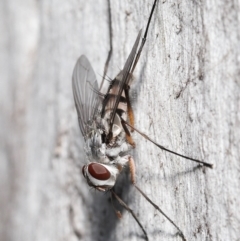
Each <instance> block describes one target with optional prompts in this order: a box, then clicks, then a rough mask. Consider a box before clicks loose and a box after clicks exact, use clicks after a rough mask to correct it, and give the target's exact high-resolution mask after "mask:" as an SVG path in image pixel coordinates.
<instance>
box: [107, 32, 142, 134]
mask: <svg viewBox="0 0 240 241" xmlns="http://www.w3.org/2000/svg"><path fill="white" fill-rule="evenodd" d="M141 33H142V30H140V31H139V33H138V36H137V38H136V40H135V43H134V45H133V47H132V50H131V53H130V54H129V56H128V58H127V61H126V63H125V65H124V67H123V70H122V71H121V75H122V78H121V80H120V81H119V82H118V85H119V88H118V90H119V91H118V94H117V95H116V98H115V100H114V101H113V108H112V109H113V111H112V115H111V120H110V132H111V128H112V126H113V122H114V118H115V115H116V110H117V107H118V104H119V101H120V98H121V95H122V92H123V89H124V88H125V87H126V86H127V85H128V84H129V81H130V78H131V76H130V73H131V68H132V66H133V63H134V59H135V56H136V52H137V48H138V44H139V41H140V38H141Z"/></svg>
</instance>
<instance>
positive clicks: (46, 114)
mask: <svg viewBox="0 0 240 241" xmlns="http://www.w3.org/2000/svg"><path fill="white" fill-rule="evenodd" d="M151 4H152V1H150V0H148V1H143V0H141V1H127V0H125V1H111V14H112V28H113V36H112V41H113V54H112V58H111V62H110V65H109V71H108V76H109V77H111V78H113V77H114V75H116V74H117V72H118V71H119V69H120V68H121V67H122V66H123V64H124V61H125V60H126V57H127V55H128V53H129V51H130V49H131V47H132V45H133V42H134V40H135V38H136V36H137V33H138V31H139V29H140V28H142V27H145V25H146V21H147V18H148V15H149V12H150V8H151ZM239 8H240V6H239V1H226V0H225V1H223V0H222V1H216V0H215V1H179V2H176V1H159V4H158V7H157V10H156V12H155V14H154V17H153V22H152V24H151V26H150V30H149V37H148V40H147V42H146V46H145V48H144V51H143V53H142V56H141V60H140V62H139V65H138V67H137V69H136V71H135V78H136V80H135V83H136V84H135V85H134V87H133V89H132V96H133V97H132V98H133V103H134V111H135V118H136V127H137V128H139V129H140V130H142V131H144V132H145V133H147V134H149V135H150V136H151V137H152V138H153V139H155V140H156V141H157V142H159V143H161V144H162V145H164V146H166V147H168V148H170V149H173V150H175V151H178V152H180V153H182V154H186V155H188V156H192V157H195V158H200V159H204V160H205V161H207V162H211V163H213V164H214V165H215V168H214V169H213V170H210V169H206V168H201V167H198V166H197V165H196V164H194V163H191V162H189V161H187V160H184V159H181V158H178V157H176V156H173V155H171V154H168V153H165V152H163V151H161V150H159V149H157V148H156V147H155V146H153V145H152V144H151V143H148V142H147V141H145V140H144V139H142V138H141V137H139V136H138V135H137V134H135V140H136V143H137V148H136V149H135V150H134V152H133V155H134V158H135V161H136V168H137V183H138V184H139V185H140V186H141V187H142V189H143V190H145V192H146V193H147V194H148V195H149V197H150V198H152V200H153V201H154V202H156V203H157V204H158V205H159V206H160V207H161V208H162V209H163V210H164V211H165V212H166V213H167V214H168V215H169V217H171V218H172V220H174V222H176V224H178V225H179V227H180V228H181V230H182V231H183V232H184V234H185V235H186V237H187V240H199V241H202V240H214V241H219V240H224V241H225V240H231V241H234V240H240V218H239V207H240V174H239V171H240V151H239V143H240V63H239V62H240V18H239V16H240V10H239ZM0 11H1V12H0V16H1V21H0V35H1V38H0V40H1V42H0V48H1V49H0V52H1V55H0V56H1V57H0V61H1V65H0V66H1V67H0V68H1V69H0V72H1V88H0V92H1V93H0V108H1V112H0V115H1V117H0V123H1V128H0V137H1V139H0V141H1V151H0V158H1V161H0V185H1V186H0V188H1V194H0V210H1V213H0V215H1V216H0V240H2V241H13V240H14V241H15V240H18V241H21V240H24V241H32V240H34V241H42V240H44V241H48V240H49V241H53V240H58V241H60V240H68V241H75V240H87V241H88V240H99V241H112V240H116V241H117V240H131V241H133V240H142V232H141V230H140V228H139V227H138V225H137V224H136V222H135V221H134V220H133V218H132V217H131V215H130V214H129V213H127V212H123V218H122V220H118V219H117V218H116V216H115V214H114V212H113V209H112V207H111V202H110V200H109V196H108V194H106V195H104V194H102V193H99V192H96V191H94V190H91V189H89V187H88V186H87V185H86V183H85V181H84V180H83V177H82V175H81V167H82V165H83V163H86V160H85V155H84V149H83V143H82V140H81V135H80V131H79V128H78V124H77V117H76V111H75V107H74V102H73V97H72V89H71V75H72V70H73V67H74V64H75V62H76V60H77V58H78V57H79V56H80V55H81V54H85V55H86V56H87V57H88V58H89V60H90V61H91V63H92V65H93V68H94V69H95V71H96V73H97V75H98V77H99V80H100V79H101V75H102V73H103V68H104V63H105V61H106V58H107V54H108V51H109V18H108V8H107V0H102V1H93V0H91V1H84V0H79V1H74V0H70V1H56V0H53V1H47V0H43V1H33V0H24V1H13V0H8V1H4V0H2V1H1V8H0ZM122 191H123V192H124V200H125V201H126V203H128V205H129V206H130V207H132V209H133V210H134V211H135V212H136V214H137V216H138V218H139V220H140V221H141V222H142V224H143V226H144V227H145V229H146V231H147V233H148V235H149V240H151V241H153V240H181V238H180V237H179V236H177V235H176V230H175V229H174V227H173V226H172V225H171V224H169V222H168V221H167V220H166V219H165V218H164V217H163V216H161V215H160V214H158V213H157V212H156V211H155V210H154V208H153V207H151V206H150V204H149V203H147V202H146V201H145V200H144V198H143V197H141V196H140V194H139V193H137V191H136V190H135V189H134V188H133V187H131V186H127V185H125V187H124V189H123V190H122Z"/></svg>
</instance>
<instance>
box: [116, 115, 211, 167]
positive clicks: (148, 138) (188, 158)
mask: <svg viewBox="0 0 240 241" xmlns="http://www.w3.org/2000/svg"><path fill="white" fill-rule="evenodd" d="M121 121H122V122H124V124H125V125H127V126H129V127H130V128H133V129H134V130H135V131H136V132H137V133H139V134H140V135H141V136H142V137H144V138H145V139H146V140H148V141H150V142H152V143H153V144H154V145H156V146H157V147H159V148H160V149H162V150H164V151H167V152H170V153H172V154H174V155H176V156H180V157H182V158H185V159H187V160H190V161H193V162H197V163H199V164H201V165H203V166H206V167H209V168H213V164H211V163H207V162H204V161H200V160H197V159H194V158H191V157H188V156H184V155H182V154H179V153H177V152H175V151H171V150H169V149H167V148H165V147H164V146H162V145H159V144H158V143H157V142H155V141H154V140H152V139H151V138H150V137H149V136H147V135H146V134H144V133H143V132H141V131H139V130H138V129H136V128H135V127H133V126H132V125H130V124H129V123H127V122H126V121H125V120H123V119H121Z"/></svg>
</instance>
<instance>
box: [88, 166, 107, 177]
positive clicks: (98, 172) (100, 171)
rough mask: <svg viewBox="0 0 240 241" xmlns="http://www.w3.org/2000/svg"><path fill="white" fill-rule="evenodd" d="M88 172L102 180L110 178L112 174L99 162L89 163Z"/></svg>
mask: <svg viewBox="0 0 240 241" xmlns="http://www.w3.org/2000/svg"><path fill="white" fill-rule="evenodd" d="M88 172H89V174H90V175H91V176H92V177H93V178H95V179H97V180H101V181H105V180H108V179H109V178H110V176H111V174H110V172H109V171H108V169H107V168H106V167H104V166H102V165H101V164H98V163H91V164H89V165H88Z"/></svg>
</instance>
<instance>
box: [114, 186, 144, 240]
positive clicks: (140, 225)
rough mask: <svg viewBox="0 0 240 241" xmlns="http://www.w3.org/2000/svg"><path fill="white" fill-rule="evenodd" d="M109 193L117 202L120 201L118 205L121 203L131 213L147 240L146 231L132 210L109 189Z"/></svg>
mask: <svg viewBox="0 0 240 241" xmlns="http://www.w3.org/2000/svg"><path fill="white" fill-rule="evenodd" d="M111 193H112V194H113V196H114V197H115V198H116V199H117V200H118V202H119V203H120V205H122V206H123V207H124V208H125V209H126V210H127V211H128V212H130V213H131V215H132V216H133V218H134V219H135V220H136V222H137V223H138V225H139V227H140V228H141V229H142V231H143V233H144V235H145V239H146V240H147V241H148V236H147V232H146V231H145V229H144V228H143V226H142V224H141V223H140V221H139V220H138V218H137V216H136V214H135V213H134V212H133V210H132V209H131V208H130V207H129V206H128V205H127V204H126V203H125V202H124V201H123V200H122V199H121V198H120V197H119V196H118V195H117V194H116V193H115V192H114V191H113V190H112V189H111Z"/></svg>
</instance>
